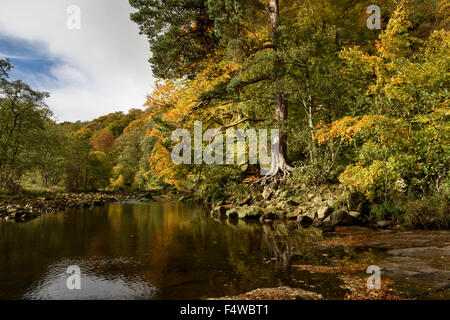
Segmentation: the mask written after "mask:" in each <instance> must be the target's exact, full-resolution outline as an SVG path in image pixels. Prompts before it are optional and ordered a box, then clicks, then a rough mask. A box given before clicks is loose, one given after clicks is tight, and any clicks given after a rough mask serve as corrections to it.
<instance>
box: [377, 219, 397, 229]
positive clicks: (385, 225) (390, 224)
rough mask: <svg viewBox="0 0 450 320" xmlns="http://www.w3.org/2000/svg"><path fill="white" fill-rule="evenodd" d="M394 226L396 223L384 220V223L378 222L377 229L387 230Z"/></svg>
mask: <svg viewBox="0 0 450 320" xmlns="http://www.w3.org/2000/svg"><path fill="white" fill-rule="evenodd" d="M393 224H394V222H393V221H392V220H383V221H378V222H377V227H378V228H387V227H390V226H392V225H393Z"/></svg>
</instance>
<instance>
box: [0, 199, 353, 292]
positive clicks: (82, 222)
mask: <svg viewBox="0 0 450 320" xmlns="http://www.w3.org/2000/svg"><path fill="white" fill-rule="evenodd" d="M304 232H306V231H304ZM287 233H288V231H287V230H286V226H285V225H284V224H279V225H273V226H269V225H260V224H259V223H245V222H243V221H239V222H221V221H217V220H213V219H211V218H209V217H208V214H207V211H206V209H205V208H203V207H201V206H196V205H186V204H180V203H150V204H139V203H127V204H111V205H108V206H105V207H99V208H94V209H79V210H72V211H68V212H65V213H59V214H56V215H43V216H41V217H39V218H38V219H36V220H33V221H30V222H27V223H23V224H16V223H11V222H7V221H0V237H1V238H0V240H1V241H0V299H199V298H207V297H221V296H225V295H234V294H240V293H244V292H247V291H250V290H253V289H256V288H261V287H278V286H283V285H288V286H292V287H300V288H303V289H307V290H310V291H315V292H318V293H322V294H323V295H325V296H328V297H342V296H343V295H344V294H345V291H344V290H342V289H340V288H339V281H338V280H337V279H336V277H335V276H333V275H323V274H322V275H321V274H310V273H309V272H306V271H299V270H295V268H291V264H292V263H294V262H295V263H298V262H299V261H300V262H307V263H311V264H314V263H317V262H319V260H320V256H318V255H316V254H315V253H314V252H312V251H309V250H308V248H307V247H302V243H303V242H302V239H303V240H304V239H305V238H306V237H307V235H306V234H299V235H298V236H297V238H295V237H294V238H293V237H292V236H290V237H287ZM293 243H295V244H293ZM73 265H77V266H79V267H80V269H81V289H80V290H69V289H68V288H67V285H66V282H67V279H68V277H69V274H67V273H66V271H67V268H68V267H69V266H73Z"/></svg>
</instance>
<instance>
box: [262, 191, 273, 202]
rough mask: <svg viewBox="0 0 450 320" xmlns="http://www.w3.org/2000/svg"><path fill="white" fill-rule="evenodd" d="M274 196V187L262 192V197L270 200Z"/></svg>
mask: <svg viewBox="0 0 450 320" xmlns="http://www.w3.org/2000/svg"><path fill="white" fill-rule="evenodd" d="M272 196H273V189H271V188H265V189H264V191H263V193H262V197H263V199H264V200H266V201H269V200H270V199H271V198H272Z"/></svg>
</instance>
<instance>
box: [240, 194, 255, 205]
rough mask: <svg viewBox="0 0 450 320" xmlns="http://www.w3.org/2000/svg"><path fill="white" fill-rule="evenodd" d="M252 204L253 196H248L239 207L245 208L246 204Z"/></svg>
mask: <svg viewBox="0 0 450 320" xmlns="http://www.w3.org/2000/svg"><path fill="white" fill-rule="evenodd" d="M250 202H252V196H251V195H248V196H246V197H245V198H244V199H243V200H241V202H239V205H240V206H244V205H246V204H250Z"/></svg>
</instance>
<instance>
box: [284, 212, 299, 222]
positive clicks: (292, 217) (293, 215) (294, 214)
mask: <svg viewBox="0 0 450 320" xmlns="http://www.w3.org/2000/svg"><path fill="white" fill-rule="evenodd" d="M299 215H300V213H299V212H298V211H293V212H289V213H288V214H287V215H286V219H288V220H296V219H297V217H298V216H299Z"/></svg>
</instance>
